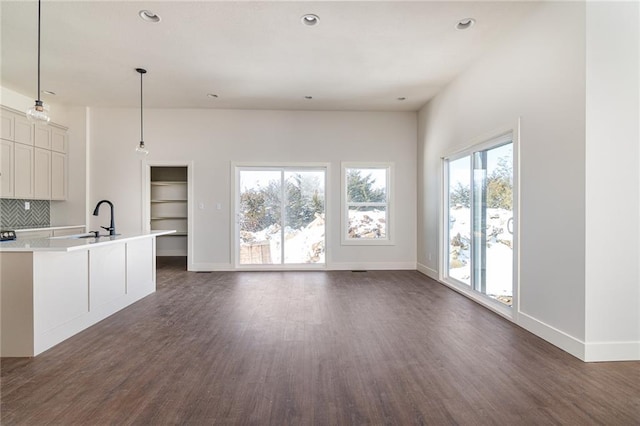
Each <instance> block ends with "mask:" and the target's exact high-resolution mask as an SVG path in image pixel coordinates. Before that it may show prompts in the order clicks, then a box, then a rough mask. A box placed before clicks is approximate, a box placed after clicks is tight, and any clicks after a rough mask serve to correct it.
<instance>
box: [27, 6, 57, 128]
mask: <svg viewBox="0 0 640 426" xmlns="http://www.w3.org/2000/svg"><path fill="white" fill-rule="evenodd" d="M40 3H41V0H38V96H37V99H36V103H35V105H34V106H32V107H31V108H29V109H28V110H27V118H28V119H29V121H32V122H34V123H36V124H42V125H44V124H47V123H48V122H49V121H50V120H51V117H50V116H49V107H48V106H47V105H45V104H44V103H43V102H42V100H40V8H41V7H40Z"/></svg>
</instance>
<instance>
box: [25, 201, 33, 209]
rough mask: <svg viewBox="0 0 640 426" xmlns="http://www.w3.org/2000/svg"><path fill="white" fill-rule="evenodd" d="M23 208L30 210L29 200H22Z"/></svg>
mask: <svg viewBox="0 0 640 426" xmlns="http://www.w3.org/2000/svg"><path fill="white" fill-rule="evenodd" d="M24 209H25V210H30V209H31V203H30V202H29V201H25V202H24Z"/></svg>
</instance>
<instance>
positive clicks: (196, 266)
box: [189, 262, 236, 272]
mask: <svg viewBox="0 0 640 426" xmlns="http://www.w3.org/2000/svg"><path fill="white" fill-rule="evenodd" d="M235 270H236V269H235V268H234V267H233V264H231V263H206V262H197V263H192V264H191V268H189V272H218V271H220V272H227V271H235Z"/></svg>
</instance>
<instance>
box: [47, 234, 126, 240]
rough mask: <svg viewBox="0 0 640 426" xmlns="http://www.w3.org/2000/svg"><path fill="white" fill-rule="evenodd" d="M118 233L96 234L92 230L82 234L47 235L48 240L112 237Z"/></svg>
mask: <svg viewBox="0 0 640 426" xmlns="http://www.w3.org/2000/svg"><path fill="white" fill-rule="evenodd" d="M117 235H120V234H116V235H109V234H98V235H97V236H96V234H95V233H93V232H86V233H84V234H72V235H60V236H59V237H49V239H50V240H74V239H79V238H102V237H114V236H117Z"/></svg>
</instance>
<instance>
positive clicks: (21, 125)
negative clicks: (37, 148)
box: [14, 114, 34, 145]
mask: <svg viewBox="0 0 640 426" xmlns="http://www.w3.org/2000/svg"><path fill="white" fill-rule="evenodd" d="M14 131H15V134H14V136H15V138H14V141H15V142H18V143H23V144H25V145H33V139H34V138H33V124H31V122H30V121H29V120H27V117H23V116H20V115H18V114H14Z"/></svg>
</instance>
